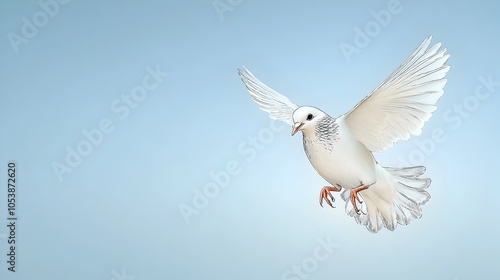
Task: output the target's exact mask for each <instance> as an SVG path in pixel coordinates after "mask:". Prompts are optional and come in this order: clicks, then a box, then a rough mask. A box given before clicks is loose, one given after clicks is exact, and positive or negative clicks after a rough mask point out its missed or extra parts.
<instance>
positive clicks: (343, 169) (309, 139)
mask: <svg viewBox="0 0 500 280" xmlns="http://www.w3.org/2000/svg"><path fill="white" fill-rule="evenodd" d="M337 120H338V119H337ZM337 120H336V121H337ZM342 124H343V122H339V123H337V122H335V126H334V127H332V128H331V129H330V131H325V130H324V129H323V131H321V132H319V131H318V129H317V130H316V133H315V134H314V135H306V134H304V140H303V143H304V150H305V152H306V155H307V157H308V158H309V161H310V162H311V164H312V165H313V167H314V169H316V171H317V172H318V173H319V175H321V177H323V178H324V179H325V180H326V181H328V182H329V183H330V184H332V185H339V186H341V187H343V188H346V189H353V188H356V187H358V186H360V185H362V184H364V185H369V184H372V183H374V182H375V181H376V180H377V179H376V164H377V163H376V161H375V159H374V158H373V155H372V154H371V152H370V151H369V150H368V149H367V148H366V147H365V146H364V145H363V144H361V143H360V142H359V141H358V140H357V139H356V138H354V137H353V136H352V135H351V133H350V132H349V131H348V130H347V129H346V127H345V126H343V125H342ZM325 133H326V134H325Z"/></svg>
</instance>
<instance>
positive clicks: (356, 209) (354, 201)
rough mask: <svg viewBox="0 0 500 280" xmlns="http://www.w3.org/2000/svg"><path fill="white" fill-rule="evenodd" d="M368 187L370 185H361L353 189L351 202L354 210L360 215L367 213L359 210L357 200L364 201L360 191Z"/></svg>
mask: <svg viewBox="0 0 500 280" xmlns="http://www.w3.org/2000/svg"><path fill="white" fill-rule="evenodd" d="M366 189H368V186H360V187H357V188H355V189H352V190H351V203H352V206H353V208H354V212H356V214H358V215H360V214H361V213H363V214H365V213H364V212H363V211H360V210H359V208H358V205H357V204H356V201H358V202H359V203H360V204H361V203H363V202H362V201H361V199H359V196H358V192H360V191H364V190H366ZM365 215H366V214H365Z"/></svg>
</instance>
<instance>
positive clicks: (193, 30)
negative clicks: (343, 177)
mask: <svg viewBox="0 0 500 280" xmlns="http://www.w3.org/2000/svg"><path fill="white" fill-rule="evenodd" d="M48 2H49V1H48V0H41V2H40V3H48ZM61 2H62V1H61ZM40 3H39V2H37V1H1V2H0V35H1V37H0V38H1V39H0V55H1V57H0V71H1V72H0V98H1V99H0V106H1V109H0V128H1V132H2V134H1V138H0V150H1V154H0V253H1V255H0V260H1V261H0V278H1V279H6V280H7V279H8V280H10V279H23V280H25V279H73V280H80V279H82V280H83V279H85V280H87V279H103V280H109V279H116V280H120V279H127V277H126V276H133V277H135V278H134V279H136V280H146V279H286V278H283V277H284V276H285V274H286V271H287V270H290V269H291V267H292V266H293V265H299V266H301V265H302V264H303V262H304V261H305V262H306V263H307V261H308V260H309V261H310V260H311V257H314V250H315V248H317V246H319V244H320V243H318V241H317V239H318V238H322V239H325V240H326V239H327V238H330V239H331V240H332V241H333V242H335V243H336V244H337V245H338V248H336V249H335V250H333V252H331V253H330V254H329V255H328V258H327V259H326V260H325V261H322V262H318V265H317V267H312V268H311V267H308V269H309V271H310V272H308V273H307V275H306V276H307V277H309V278H308V279H351V280H354V279H443V280H444V279H500V269H499V267H498V264H497V262H498V260H499V259H500V245H499V242H498V236H500V221H499V219H498V206H497V204H498V200H499V197H500V186H499V185H498V173H499V171H500V168H499V167H500V165H499V163H498V157H499V156H500V153H499V149H498V148H497V145H498V143H499V142H500V136H499V134H498V118H499V117H500V114H499V113H498V105H499V101H500V96H499V95H500V86H499V84H498V82H496V81H500V69H499V65H500V56H499V55H498V51H499V49H500V38H499V33H498V27H499V26H500V18H499V17H498V11H499V9H500V5H499V4H498V2H496V1H475V2H472V1H454V2H451V1H409V0H401V1H400V2H399V4H395V3H394V2H391V1H309V2H308V1H264V0H261V1H249V0H243V1H236V0H232V1H226V0H221V1H219V2H212V1H210V0H203V1H201V0H197V1H105V2H104V3H103V1H79V0H71V1H67V3H60V4H58V8H57V9H58V10H57V9H55V8H54V7H55V6H52V8H51V9H52V10H50V11H52V12H51V13H52V15H47V13H48V12H44V8H43V7H42V6H44V4H40ZM52 3H56V2H52ZM57 3H58V2H57ZM214 3H215V4H216V5H215V6H214ZM224 5H226V6H224ZM388 5H396V6H397V7H398V8H397V9H398V11H399V12H397V13H392V14H391V18H390V20H388V22H385V23H384V25H386V26H383V25H382V24H380V23H377V24H378V26H379V27H380V28H379V30H378V29H377V28H376V25H377V24H375V25H374V22H375V18H374V15H373V12H374V13H376V14H379V11H381V10H387V9H388ZM216 7H218V8H219V9H226V10H219V11H218V10H217V8H216ZM56 10H57V11H56ZM43 13H45V14H46V15H47V16H46V18H44V16H43ZM34 16H35V19H33V17H34ZM24 17H25V18H26V20H25V19H23V18H24ZM34 20H38V23H39V25H41V27H37V30H36V32H33V30H31V32H32V33H27V34H28V35H30V34H31V35H30V36H32V35H33V33H34V35H33V36H32V38H26V37H23V38H24V41H23V40H22V42H23V43H19V42H20V41H16V42H17V43H12V42H11V41H12V38H13V36H14V35H13V34H16V35H17V36H24V35H23V33H22V32H23V30H22V29H23V26H24V25H26V24H27V23H26V22H27V21H28V22H31V23H33V22H34ZM44 20H45V21H46V22H44ZM367 25H368V28H372V29H371V32H372V33H371V35H372V37H370V41H369V42H368V43H366V46H362V47H360V48H359V49H358V53H356V54H353V55H352V56H350V57H349V59H347V58H346V56H345V55H344V54H343V52H342V50H341V48H340V45H341V44H342V43H346V44H351V45H353V46H355V36H356V31H355V30H356V27H358V28H360V29H361V30H364V29H365V28H366V27H367ZM370 25H373V26H371V27H370ZM24 28H25V29H26V28H27V27H24ZM25 31H26V30H25ZM429 35H433V36H434V39H433V43H435V42H442V44H443V47H446V48H447V50H448V52H449V53H450V54H451V59H450V60H449V64H450V65H451V70H450V72H449V74H448V76H447V77H448V84H447V85H446V87H445V94H444V96H443V97H442V98H441V100H440V101H439V102H438V109H437V111H436V112H435V114H434V115H433V117H432V118H431V120H430V121H429V122H428V123H426V126H425V128H424V130H423V133H422V135H420V136H418V137H413V138H411V140H409V141H406V142H401V143H398V144H397V145H396V146H395V147H394V148H392V149H390V150H388V151H386V152H384V153H378V154H376V155H375V156H376V158H377V159H378V161H379V162H380V163H381V164H382V165H385V166H397V165H401V164H402V163H403V162H404V161H407V162H410V163H417V164H424V165H426V166H427V173H426V175H427V176H428V177H431V178H432V179H433V183H432V185H431V187H430V189H429V191H430V193H431V195H432V199H431V200H430V201H429V202H428V203H427V204H426V205H425V206H424V216H423V218H422V219H420V220H416V221H414V222H413V223H412V224H411V225H409V226H404V227H398V228H397V229H396V231H395V232H389V231H387V230H382V231H380V232H379V233H378V234H371V233H369V232H368V231H367V230H366V228H364V227H362V226H360V225H357V224H356V223H355V222H354V220H353V219H352V218H351V217H348V216H347V215H346V214H345V212H344V209H343V208H344V203H343V202H342V201H341V199H340V198H339V197H338V195H337V196H336V198H337V201H336V205H337V208H336V209H331V208H321V207H320V206H319V205H318V195H319V190H320V189H321V187H322V186H324V184H325V182H324V181H323V180H322V179H321V177H319V175H317V174H316V172H315V171H314V169H313V168H312V167H311V166H310V164H309V162H308V161H307V158H306V157H305V155H304V152H303V150H302V143H301V141H302V139H301V136H300V135H299V136H295V137H290V128H289V127H287V126H286V125H282V124H279V123H273V125H274V126H270V122H269V119H268V116H267V114H266V113H264V112H262V111H260V110H259V109H258V108H257V105H256V104H254V103H253V102H252V100H251V99H250V97H249V95H248V93H247V91H246V89H245V88H244V86H243V84H242V83H241V81H240V79H239V77H238V75H237V71H236V69H237V68H238V67H241V66H242V65H245V66H246V67H248V68H249V69H250V70H251V71H252V72H253V73H254V74H255V75H256V76H257V77H259V78H260V79H261V80H263V81H264V82H265V83H267V84H268V85H270V86H271V87H273V88H274V89H276V90H278V91H279V92H281V93H283V94H285V95H287V96H288V97H289V98H290V99H291V100H292V101H294V102H296V103H298V104H301V105H315V106H318V107H321V108H322V109H324V110H325V111H327V112H329V113H330V114H331V115H333V116H338V115H340V114H343V113H345V112H347V111H348V110H350V109H351V108H352V107H353V106H354V105H355V104H356V103H357V102H359V101H360V100H361V99H362V98H363V97H365V96H366V95H367V94H369V93H370V92H371V90H373V89H374V88H375V87H377V86H378V85H379V84H380V83H381V82H382V81H383V80H384V79H385V78H386V77H387V76H388V75H389V74H390V73H391V72H392V71H393V70H395V69H396V67H397V66H399V64H400V63H402V62H403V61H404V60H405V59H406V58H407V56H408V55H409V54H410V53H411V52H412V51H413V50H414V49H415V48H416V47H417V46H418V45H419V44H420V43H421V42H422V40H424V38H426V37H427V36H429ZM14 37H15V36H14ZM16 38H17V37H16ZM17 40H19V38H17ZM358 43H359V42H358ZM358 45H359V44H358ZM359 46H361V45H359ZM148 67H150V68H152V69H155V68H157V67H158V69H160V71H163V72H168V73H169V75H168V77H164V78H162V80H161V82H160V83H159V84H158V86H157V87H156V88H155V89H154V90H151V91H148V92H147V95H146V96H145V97H144V100H143V101H142V102H138V103H137V104H136V105H134V106H136V108H134V109H130V112H129V114H128V115H126V116H124V113H123V112H122V113H117V112H116V109H117V108H116V107H115V109H113V108H112V107H113V104H115V106H117V104H119V105H120V106H122V105H123V104H125V103H120V102H121V101H120V100H121V98H122V97H121V96H122V95H130V94H131V91H132V90H133V89H134V87H136V86H140V85H142V83H143V79H144V78H145V77H146V76H147V75H148V73H149V72H148V70H146V69H147V68H148ZM481 77H483V78H484V79H486V80H488V79H491V80H493V81H495V83H497V84H494V86H490V91H488V90H487V88H486V87H484V86H483V88H482V89H481V93H482V94H483V96H482V99H479V98H478V97H476V96H475V95H474V94H475V90H476V88H477V87H478V86H479V85H481ZM486 94H487V95H488V96H486ZM116 102H118V103H116ZM459 107H461V108H462V109H461V110H462V111H459V110H460V109H458V108H459ZM464 108H465V109H464ZM120 117H121V118H120ZM103 120H104V121H106V120H109V121H110V122H111V123H112V126H113V128H114V129H113V131H111V132H109V133H106V134H104V136H103V139H102V141H101V142H100V143H98V145H96V146H93V148H92V151H91V152H90V153H89V154H88V156H86V157H83V159H82V161H81V163H80V164H78V165H77V166H76V167H75V168H72V172H71V173H69V172H68V173H65V174H63V175H62V180H59V179H58V176H57V175H56V173H55V172H54V169H53V164H54V162H58V163H61V164H66V159H65V157H66V156H67V154H68V150H67V148H68V147H69V148H70V149H76V148H77V145H78V144H79V143H81V142H82V141H85V139H86V138H85V136H84V134H83V133H82V131H83V130H87V131H92V130H94V129H97V128H99V123H100V122H101V121H103ZM271 128H274V130H271ZM436 130H438V131H441V136H440V138H439V141H438V142H436V141H435V140H431V139H432V135H433V131H436ZM270 132H271V133H270ZM259 137H260V138H259ZM255 139H257V140H255ZM431 141H432V143H431ZM422 147H423V148H422ZM9 160H15V161H17V164H18V181H19V184H18V193H17V195H18V211H17V212H18V217H19V220H18V228H17V230H18V232H17V242H18V247H17V267H16V268H17V272H16V273H11V272H9V271H7V263H6V259H7V257H6V254H7V251H6V250H7V248H8V246H7V243H6V241H7V240H6V238H7V235H6V234H7V228H6V224H7V221H6V208H7V203H6V195H7V190H6V188H7V186H6V185H7V177H6V173H7V170H6V169H7V167H6V166H7V162H8V161H9ZM228 164H229V167H228V166H227V165H228ZM228 168H229V170H230V171H233V174H235V175H230V177H229V182H227V184H226V185H227V186H226V187H224V188H221V189H219V193H218V194H217V195H215V197H213V198H209V203H208V205H207V206H206V207H205V208H203V209H196V208H194V207H195V206H194V205H193V201H192V200H193V198H194V197H195V193H196V192H197V191H201V192H203V188H204V187H205V186H207V184H210V183H211V182H212V184H215V183H216V182H215V183H214V179H213V176H211V175H210V174H211V172H212V174H217V173H220V172H221V171H223V170H228ZM224 172H226V171H224ZM219 175H220V174H219ZM226 181H227V180H226ZM223 183H224V182H223ZM219 184H220V183H219ZM210 186H212V187H213V186H214V185H210ZM183 205H184V206H189V207H193V209H194V210H196V212H192V215H191V216H189V217H188V218H187V219H185V218H184V217H183V215H181V212H180V210H179V209H180V208H183V207H184V206H183ZM184 209H186V208H184ZM194 213H196V214H194ZM186 221H189V223H187V222H186ZM309 265H311V264H309ZM313 268H314V269H313ZM124 275H126V276H124ZM290 275H291V274H290ZM290 275H289V276H287V277H289V279H301V278H300V277H299V276H295V277H296V278H291V277H292V276H290ZM302 278H303V279H305V277H302Z"/></svg>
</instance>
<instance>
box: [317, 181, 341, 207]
mask: <svg viewBox="0 0 500 280" xmlns="http://www.w3.org/2000/svg"><path fill="white" fill-rule="evenodd" d="M341 190H342V187H340V186H338V187H329V186H326V187H324V188H322V189H321V191H320V192H319V205H321V207H323V200H325V201H326V203H328V205H330V207H332V208H335V206H333V204H332V203H333V202H335V198H333V195H332V194H331V193H330V192H340V191H341Z"/></svg>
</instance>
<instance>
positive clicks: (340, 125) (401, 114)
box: [238, 36, 449, 233]
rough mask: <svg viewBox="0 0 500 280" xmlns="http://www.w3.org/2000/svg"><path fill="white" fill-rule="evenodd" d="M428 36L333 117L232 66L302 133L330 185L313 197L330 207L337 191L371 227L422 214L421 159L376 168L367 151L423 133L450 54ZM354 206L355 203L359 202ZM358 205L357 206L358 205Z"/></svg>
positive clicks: (264, 103)
mask: <svg viewBox="0 0 500 280" xmlns="http://www.w3.org/2000/svg"><path fill="white" fill-rule="evenodd" d="M431 39H432V37H431V36H429V37H428V38H426V39H425V40H424V41H423V42H422V43H421V44H420V46H418V48H417V49H416V50H415V51H414V52H413V53H412V54H411V55H410V57H409V58H408V59H407V60H406V61H405V62H404V63H403V64H401V66H399V68H397V69H396V71H394V73H392V74H391V75H390V76H389V77H388V78H387V79H386V80H385V81H384V82H383V83H382V84H381V85H380V86H379V87H377V88H376V89H375V90H374V91H373V92H372V93H371V94H370V95H368V96H367V97H365V98H364V99H363V100H362V101H361V102H360V103H358V104H357V105H356V106H355V107H354V108H353V109H352V110H351V111H350V112H348V113H346V114H344V115H341V116H340V117H338V118H333V117H331V116H329V115H328V114H327V113H325V112H324V111H322V110H320V109H318V108H316V107H311V106H298V105H296V104H295V103H293V102H292V101H290V100H289V99H288V98H287V97H285V96H283V95H281V94H280V93H278V92H276V91H275V90H273V89H271V88H270V87H268V86H266V85H265V84H264V83H262V82H261V81H260V80H258V79H257V78H256V77H255V76H254V75H253V74H252V73H250V71H248V70H247V69H246V68H245V67H243V69H238V73H239V75H240V77H241V79H242V81H243V83H244V84H245V86H246V88H247V89H248V91H249V92H250V95H251V97H252V99H253V100H254V101H255V102H256V103H257V104H258V105H259V106H260V109H262V110H263V111H265V112H267V113H269V116H270V118H271V119H274V120H278V121H282V122H285V123H288V124H290V125H291V126H292V136H293V135H294V134H296V133H297V132H298V131H301V132H302V136H303V146H304V150H305V153H306V155H307V158H308V159H309V161H310V163H311V164H312V166H313V167H314V169H315V170H316V171H317V172H318V173H319V175H321V177H323V178H324V179H325V180H326V181H327V182H328V183H329V184H330V185H329V186H325V187H324V188H322V189H321V191H320V196H319V201H320V205H321V206H323V201H326V203H327V204H328V205H330V206H331V207H334V206H333V203H334V201H335V199H334V197H333V195H332V192H340V191H342V190H343V193H342V194H341V197H342V199H343V200H344V201H345V203H346V208H345V209H346V212H347V214H348V215H349V216H352V217H354V219H355V220H356V222H357V223H358V224H361V225H363V226H366V228H367V229H368V230H369V231H370V232H373V233H376V232H378V231H379V230H380V229H381V228H382V227H386V228H387V229H389V230H391V231H392V230H394V229H396V226H397V224H401V225H407V224H409V223H410V222H411V221H412V220H413V219H419V218H420V217H421V216H422V209H421V205H423V204H425V203H426V202H427V201H428V200H429V199H430V195H429V193H428V192H427V191H426V189H427V188H428V187H429V185H430V183H431V180H430V179H428V178H421V177H420V176H421V175H422V174H423V173H424V172H425V167H424V166H413V167H404V168H388V167H382V166H381V165H379V164H378V163H377V161H376V160H375V158H374V157H373V154H372V153H373V152H380V151H383V150H386V149H388V148H390V147H392V145H393V144H394V143H396V142H398V141H399V140H407V139H409V138H410V136H411V135H419V134H420V133H421V132H422V127H423V125H424V122H425V121H427V120H429V118H430V117H431V115H432V113H433V112H434V111H435V110H436V106H435V103H436V102H437V101H438V99H439V98H440V97H441V96H442V95H443V88H444V86H445V84H446V79H445V76H446V74H447V73H448V70H449V66H448V65H445V63H446V61H447V60H448V58H449V54H445V52H446V49H442V50H440V48H441V43H437V44H435V45H433V46H431V47H429V44H430V42H431ZM358 205H359V206H358ZM360 206H363V207H362V208H361V209H360Z"/></svg>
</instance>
